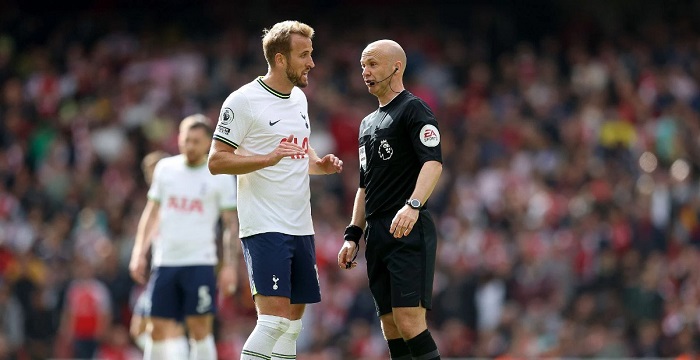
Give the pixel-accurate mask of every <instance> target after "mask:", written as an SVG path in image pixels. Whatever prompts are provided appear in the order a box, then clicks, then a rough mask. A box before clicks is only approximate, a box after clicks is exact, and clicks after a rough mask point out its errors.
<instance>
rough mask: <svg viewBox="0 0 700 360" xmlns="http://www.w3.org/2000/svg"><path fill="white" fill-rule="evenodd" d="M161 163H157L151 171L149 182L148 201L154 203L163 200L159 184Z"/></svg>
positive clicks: (161, 169) (161, 171)
mask: <svg viewBox="0 0 700 360" xmlns="http://www.w3.org/2000/svg"><path fill="white" fill-rule="evenodd" d="M162 173H163V161H162V160H161V161H159V162H158V163H157V164H156V167H155V169H154V170H153V179H152V180H151V187H150V188H149V189H148V195H147V196H148V199H149V200H153V201H156V202H161V199H162V198H163V196H162V194H161V189H162V186H161V182H162V181H163V175H162Z"/></svg>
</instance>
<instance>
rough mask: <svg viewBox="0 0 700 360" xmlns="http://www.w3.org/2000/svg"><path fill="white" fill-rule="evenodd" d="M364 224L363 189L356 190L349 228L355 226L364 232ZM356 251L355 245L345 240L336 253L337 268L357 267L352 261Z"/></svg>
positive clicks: (355, 262) (356, 245) (356, 246)
mask: <svg viewBox="0 0 700 360" xmlns="http://www.w3.org/2000/svg"><path fill="white" fill-rule="evenodd" d="M365 224H366V222H365V188H358V189H357V194H355V204H354V205H353V207H352V220H351V221H350V226H357V227H359V228H360V229H362V231H364V229H365ZM346 231H347V230H346ZM358 241H359V239H358ZM358 250H359V248H358V244H357V243H355V242H354V241H350V240H345V241H344V242H343V247H341V248H340V251H339V252H338V267H340V268H341V269H352V268H354V267H355V266H357V261H353V260H354V258H355V256H356V254H357V251H358ZM348 264H350V266H348Z"/></svg>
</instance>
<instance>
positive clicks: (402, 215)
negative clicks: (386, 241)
mask: <svg viewBox="0 0 700 360" xmlns="http://www.w3.org/2000/svg"><path fill="white" fill-rule="evenodd" d="M418 214H419V211H418V210H417V209H413V208H411V207H410V206H408V205H404V207H402V208H401V210H399V212H397V213H396V216H394V219H393V220H391V227H389V233H391V234H393V235H394V238H397V239H398V238H402V237H404V236H407V235H408V234H410V233H411V230H413V225H415V224H416V221H418Z"/></svg>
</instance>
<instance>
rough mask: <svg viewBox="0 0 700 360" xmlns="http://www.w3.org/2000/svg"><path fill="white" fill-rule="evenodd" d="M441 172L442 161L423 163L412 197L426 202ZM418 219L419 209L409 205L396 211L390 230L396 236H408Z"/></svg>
mask: <svg viewBox="0 0 700 360" xmlns="http://www.w3.org/2000/svg"><path fill="white" fill-rule="evenodd" d="M440 174H442V163H440V162H439V161H435V160H430V161H426V162H425V163H423V167H421V169H420V173H418V180H416V187H415V188H414V189H413V192H412V193H411V199H418V200H420V202H421V204H425V202H426V201H428V198H429V197H430V194H432V193H433V190H434V189H435V185H437V182H438V180H439V179H440ZM417 221H418V210H416V209H412V208H411V207H410V206H408V205H404V207H402V208H401V210H399V212H397V213H396V216H394V219H393V220H392V221H391V227H390V228H389V232H390V233H392V234H393V235H394V237H395V238H401V237H404V236H407V235H408V234H410V233H411V230H413V226H414V225H415V224H416V222H417Z"/></svg>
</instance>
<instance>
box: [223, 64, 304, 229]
mask: <svg viewBox="0 0 700 360" xmlns="http://www.w3.org/2000/svg"><path fill="white" fill-rule="evenodd" d="M309 125H310V124H309V114H308V104H307V101H306V95H304V92H302V91H301V89H299V88H297V87H294V88H293V89H292V93H291V94H281V93H279V92H277V91H275V90H273V89H272V88H270V87H269V86H267V85H266V84H265V83H264V82H263V81H262V78H258V79H256V80H255V81H252V82H250V83H248V84H246V85H243V86H242V87H241V88H240V89H238V90H236V91H234V92H233V93H231V95H229V96H228V98H226V101H224V104H223V106H222V109H221V115H220V116H219V122H218V124H217V126H216V129H215V131H214V140H215V141H221V142H223V143H225V144H228V145H231V146H233V147H234V148H236V154H238V155H243V156H250V155H265V154H269V153H270V152H272V151H273V150H274V149H275V148H276V147H277V146H278V145H279V143H280V142H282V141H286V139H287V138H288V137H289V135H294V140H293V141H294V142H296V143H297V144H299V145H300V146H302V147H303V148H304V149H306V150H307V152H308V148H309V134H310V133H311V131H310V128H309ZM237 180H238V219H239V222H240V236H241V238H243V237H247V236H251V235H255V234H260V233H265V232H280V233H283V234H288V235H313V233H314V229H313V223H312V220H311V203H310V201H311V192H310V190H309V159H308V156H301V157H298V158H291V157H287V158H284V159H282V160H281V161H280V162H279V163H277V164H276V165H274V166H269V167H266V168H263V169H260V170H257V171H253V172H250V173H248V174H243V175H238V176H237Z"/></svg>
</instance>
